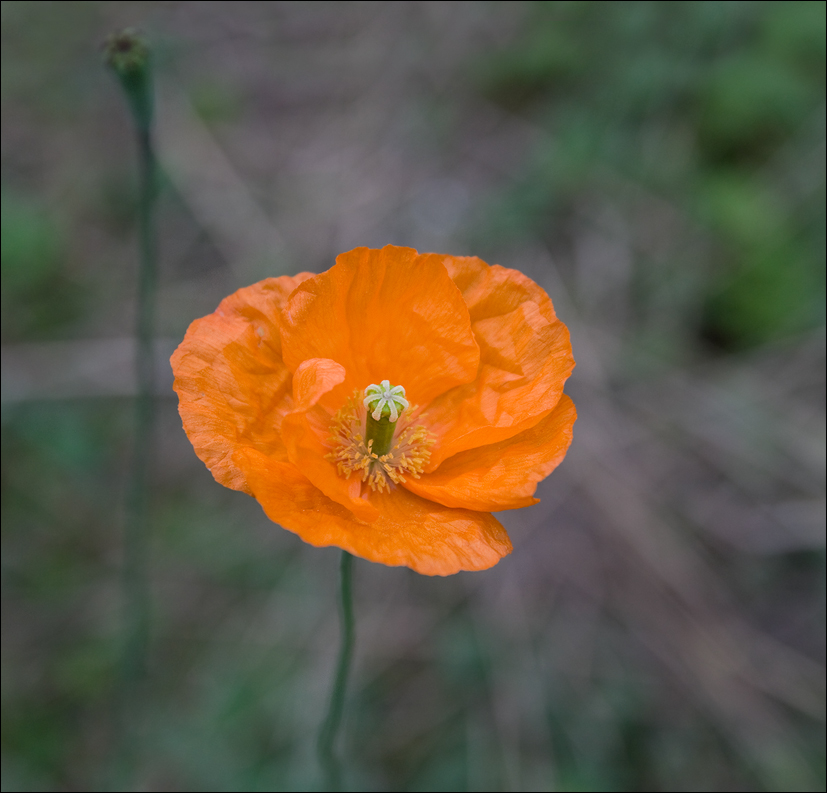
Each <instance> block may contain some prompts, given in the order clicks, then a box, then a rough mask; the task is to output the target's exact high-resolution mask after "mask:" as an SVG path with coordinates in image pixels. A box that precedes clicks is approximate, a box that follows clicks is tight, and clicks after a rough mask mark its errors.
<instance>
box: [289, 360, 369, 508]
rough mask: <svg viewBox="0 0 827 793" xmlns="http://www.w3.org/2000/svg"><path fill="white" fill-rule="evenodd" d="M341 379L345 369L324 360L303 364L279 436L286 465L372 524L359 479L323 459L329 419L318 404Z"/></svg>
mask: <svg viewBox="0 0 827 793" xmlns="http://www.w3.org/2000/svg"><path fill="white" fill-rule="evenodd" d="M345 377H346V373H345V368H344V367H343V366H342V365H341V364H338V363H336V362H335V361H331V360H330V359H328V358H311V359H310V360H307V361H303V362H302V363H301V365H300V366H299V368H298V369H296V372H295V374H294V375H293V404H294V409H293V410H292V411H291V412H290V413H288V414H287V415H286V416H285V417H284V421H283V422H282V425H281V434H282V438H283V439H284V444H285V446H286V447H287V457H288V459H289V460H290V462H291V463H293V465H294V466H296V468H297V469H299V470H300V471H301V472H302V473H303V474H304V475H305V476H306V477H307V478H308V479H309V480H310V481H311V482H312V483H313V484H314V485H315V486H316V487H317V488H319V490H321V491H322V492H323V493H324V494H325V495H326V496H327V497H328V498H331V499H333V501H335V502H336V503H338V504H341V505H342V506H343V507H345V508H346V509H349V510H351V511H352V512H353V513H354V515H355V516H356V517H357V518H359V519H360V520H364V521H373V520H376V518H377V517H378V513H377V511H376V507H374V506H373V505H372V504H371V503H370V501H368V500H367V499H366V498H362V497H361V492H362V481H361V479H360V478H359V477H357V476H351V477H350V478H348V479H345V477H344V476H342V475H341V474H340V473H339V472H338V471H337V469H336V464H335V463H333V462H331V461H330V460H328V459H327V454H328V453H329V452H330V448H328V445H327V444H326V441H327V438H328V436H329V435H330V421H331V416H330V414H329V413H328V412H327V411H326V410H325V409H324V408H323V407H321V406H320V405H319V402H320V400H321V399H322V397H323V396H324V395H325V394H327V393H328V392H330V391H331V390H333V389H334V388H336V387H337V386H338V385H339V384H340V383H342V382H343V381H344V379H345Z"/></svg>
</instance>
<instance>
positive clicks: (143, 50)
mask: <svg viewBox="0 0 827 793" xmlns="http://www.w3.org/2000/svg"><path fill="white" fill-rule="evenodd" d="M105 58H106V62H107V64H108V65H109V66H110V67H111V68H112V70H113V71H114V72H115V74H116V76H117V77H118V80H119V82H120V84H121V87H122V89H123V91H124V95H125V97H126V100H127V102H128V104H129V107H130V110H131V111H132V121H133V125H134V128H135V132H136V135H137V143H138V161H139V170H140V186H139V199H138V238H139V249H140V264H139V273H138V305H137V320H136V329H135V335H136V342H137V349H136V355H135V366H136V378H137V397H136V399H135V440H134V446H133V450H132V465H131V477H130V482H129V485H128V492H127V503H126V522H125V529H124V550H123V568H122V574H123V577H122V587H123V602H124V617H125V623H126V625H125V632H126V637H125V641H124V648H123V659H122V668H121V680H122V692H121V700H122V701H121V707H120V710H121V716H120V719H121V731H122V732H123V731H129V729H130V728H131V727H134V722H135V721H136V708H137V707H138V703H139V701H140V697H139V696H138V689H139V687H140V685H141V683H142V681H143V680H144V678H145V676H146V670H147V654H148V646H149V622H150V595H149V576H148V570H147V567H148V519H149V492H150V487H149V485H150V477H151V471H152V466H153V458H154V426H155V400H154V393H155V362H154V350H153V336H154V326H155V293H156V287H157V280H158V276H157V270H158V261H157V259H158V256H157V247H156V233H155V220H154V209H155V198H156V194H157V163H156V158H155V151H154V148H153V143H152V115H153V112H152V111H153V93H152V77H151V67H150V59H149V50H148V47H147V45H146V43H145V42H144V41H143V39H142V38H141V37H139V36H138V35H137V34H136V33H135V32H134V31H131V30H125V31H123V32H121V33H117V34H115V35H113V36H112V37H111V38H110V39H109V41H108V42H107V44H106V51H105ZM121 739H122V741H124V743H125V744H126V745H130V746H131V743H132V742H131V740H130V738H129V737H128V736H127V735H125V734H124V735H122V736H121ZM122 748H123V747H122ZM128 754H130V755H132V754H133V752H132V749H131V748H130V749H129V751H128Z"/></svg>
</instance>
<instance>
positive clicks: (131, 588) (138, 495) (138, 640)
mask: <svg viewBox="0 0 827 793" xmlns="http://www.w3.org/2000/svg"><path fill="white" fill-rule="evenodd" d="M138 149H139V159H140V170H141V186H140V201H139V237H140V243H139V244H140V252H141V258H140V270H139V276H138V306H137V309H138V310H137V322H136V329H135V336H136V341H137V349H136V354H135V366H136V372H135V373H136V379H137V386H138V393H137V398H136V400H135V441H134V448H133V453H132V477H131V481H130V485H129V495H128V505H127V520H126V533H125V537H124V594H125V600H126V604H127V620H128V623H127V624H128V626H129V628H128V631H129V637H128V640H127V648H126V658H125V673H126V677H127V678H128V679H129V680H133V681H135V680H139V679H141V678H142V677H143V676H144V674H145V673H146V656H147V647H148V643H149V581H148V569H147V567H148V564H147V562H148V547H147V546H148V536H147V535H148V523H149V492H150V476H151V471H152V461H153V458H154V442H153V441H154V428H155V355H154V349H153V337H154V327H155V292H156V284H157V253H156V242H155V226H154V204H155V181H156V164H155V153H154V151H153V146H152V138H151V134H150V130H149V129H148V128H146V129H140V128H139V129H138Z"/></svg>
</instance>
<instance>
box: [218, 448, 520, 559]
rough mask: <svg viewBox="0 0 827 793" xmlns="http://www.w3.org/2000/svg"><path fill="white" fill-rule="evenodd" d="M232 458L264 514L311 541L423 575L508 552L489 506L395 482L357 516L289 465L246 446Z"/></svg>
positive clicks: (509, 548) (505, 541)
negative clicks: (374, 516) (470, 505)
mask: <svg viewBox="0 0 827 793" xmlns="http://www.w3.org/2000/svg"><path fill="white" fill-rule="evenodd" d="M234 461H235V464H236V465H237V466H238V467H239V468H240V469H241V470H242V471H243V472H244V475H245V476H246V478H247V481H248V482H249V483H250V489H251V491H252V493H253V495H254V496H255V497H256V499H257V500H258V502H259V503H260V504H261V506H262V507H263V508H264V512H265V513H266V514H267V517H268V518H270V520H272V521H273V522H275V523H278V524H279V525H281V526H283V527H284V528H285V529H288V530H289V531H292V532H295V533H296V534H298V535H299V536H300V537H301V538H302V539H303V540H304V541H305V542H308V543H310V544H311V545H316V546H328V545H335V546H338V547H339V548H342V549H344V550H346V551H349V552H350V553H353V554H355V555H356V556H360V557H362V558H363V559H368V560H369V561H372V562H379V563H380V564H386V565H390V566H400V565H404V566H406V567H410V568H412V569H413V570H416V572H418V573H423V574H425V575H452V574H453V573H457V572H459V571H460V570H486V569H488V568H489V567H492V566H493V565H495V564H496V563H497V562H498V561H499V560H500V559H501V558H502V557H503V556H506V555H507V554H509V553H510V552H511V541H510V540H509V538H508V534H507V533H506V531H505V529H504V528H503V527H502V525H501V524H500V523H499V521H498V520H497V519H496V518H494V517H493V515H489V514H487V513H483V512H473V511H471V510H466V509H449V508H447V507H443V506H441V505H439V504H434V503H432V502H430V501H426V500H425V499H422V498H419V497H418V496H416V495H414V494H413V493H409V492H408V491H406V490H404V489H403V488H398V489H396V490H394V491H393V492H390V493H383V494H381V495H380V496H379V498H378V499H377V501H378V507H379V512H380V515H379V519H378V520H376V521H375V522H373V523H362V522H361V521H358V520H356V519H355V518H354V516H353V514H352V513H351V512H349V511H348V510H346V509H345V508H344V507H342V506H341V505H339V504H337V503H336V502H334V501H332V500H331V499H329V498H328V497H327V496H325V495H324V493H322V492H321V491H320V490H318V489H317V488H316V487H314V486H313V484H312V483H311V482H310V481H309V480H308V479H307V478H306V477H305V476H304V475H303V474H302V473H301V472H300V471H299V470H298V469H297V468H296V467H295V466H294V465H291V464H289V463H282V462H278V461H274V460H271V459H269V458H268V457H266V456H265V455H263V454H262V453H261V452H258V451H256V450H255V449H250V448H247V449H240V450H239V451H237V452H236V453H235V455H234ZM374 497H375V496H374Z"/></svg>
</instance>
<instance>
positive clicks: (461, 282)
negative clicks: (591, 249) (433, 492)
mask: <svg viewBox="0 0 827 793" xmlns="http://www.w3.org/2000/svg"><path fill="white" fill-rule="evenodd" d="M443 261H444V263H445V266H446V268H447V270H448V272H449V273H450V274H451V277H452V278H453V279H454V282H455V283H456V284H457V286H458V287H459V288H460V290H461V291H462V294H463V297H464V299H465V301H466V303H467V305H468V309H469V312H470V316H471V326H472V329H473V331H474V336H475V338H476V340H477V342H478V344H479V346H480V368H479V372H478V374H477V377H476V379H475V380H474V381H473V382H469V383H466V384H464V385H460V386H458V387H456V388H454V389H452V390H451V391H449V392H447V393H445V394H442V395H441V396H440V397H438V398H437V399H435V400H434V401H433V402H432V403H431V404H430V405H428V407H427V418H426V419H425V423H427V425H428V429H429V430H430V431H431V432H432V433H433V434H434V435H435V436H436V437H437V441H436V443H435V445H434V448H433V452H432V456H431V462H430V464H429V466H428V469H427V470H428V471H434V470H436V469H437V468H438V467H439V465H440V463H442V461H443V460H446V459H447V458H449V457H452V456H453V455H455V454H457V453H458V452H461V451H464V450H465V449H473V448H476V447H478V446H484V445H488V444H492V443H496V442H498V441H501V440H504V439H506V438H511V437H513V436H514V435H517V434H518V433H520V432H522V431H523V430H525V429H527V428H529V427H532V426H534V425H535V424H537V422H538V421H540V419H542V418H543V417H544V416H546V415H548V414H549V413H550V412H551V410H552V409H553V408H554V406H555V405H556V404H557V402H558V401H559V399H560V396H561V394H562V393H563V385H564V383H565V381H566V378H568V376H569V374H570V373H571V370H572V368H573V367H574V359H573V357H572V353H571V342H570V341H569V332H568V329H567V328H566V326H565V325H564V324H563V323H562V322H560V320H559V319H557V317H556V315H555V313H554V307H553V306H552V303H551V300H550V299H549V297H548V295H547V294H546V293H545V292H544V291H543V290H542V289H541V288H540V287H539V286H538V285H537V284H535V283H534V282H533V281H532V280H531V279H529V278H527V277H526V276H524V275H523V274H522V273H520V272H517V271H516V270H509V269H507V268H505V267H500V266H499V265H494V266H493V267H492V266H489V265H488V264H486V263H485V262H484V261H482V260H481V259H478V258H476V257H471V256H467V257H460V256H446V257H444V258H443Z"/></svg>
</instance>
